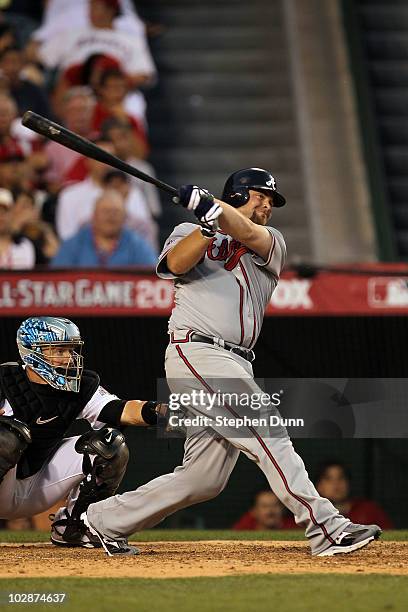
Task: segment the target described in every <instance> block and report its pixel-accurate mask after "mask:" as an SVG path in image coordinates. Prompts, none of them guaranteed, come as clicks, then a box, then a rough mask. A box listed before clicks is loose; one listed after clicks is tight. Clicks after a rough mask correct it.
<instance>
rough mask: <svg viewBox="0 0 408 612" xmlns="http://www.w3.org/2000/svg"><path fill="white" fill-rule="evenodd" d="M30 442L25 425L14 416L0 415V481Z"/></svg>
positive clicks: (28, 431) (28, 432) (15, 463)
mask: <svg viewBox="0 0 408 612" xmlns="http://www.w3.org/2000/svg"><path fill="white" fill-rule="evenodd" d="M30 442H31V435H30V430H29V429H28V427H27V425H26V424H25V423H23V422H22V421H19V420H17V419H15V418H14V417H7V416H0V483H1V481H2V480H3V478H4V476H5V475H6V474H7V472H8V471H9V470H10V469H11V468H13V467H14V466H15V465H17V463H18V462H19V460H20V457H21V455H22V454H23V452H24V451H25V449H26V448H27V446H28V444H29V443H30Z"/></svg>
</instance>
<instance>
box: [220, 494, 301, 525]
mask: <svg viewBox="0 0 408 612" xmlns="http://www.w3.org/2000/svg"><path fill="white" fill-rule="evenodd" d="M293 527H296V523H295V521H294V519H293V517H287V516H285V507H284V506H283V504H281V502H280V501H279V499H278V498H277V497H276V495H275V493H274V492H273V491H271V490H270V489H269V490H262V491H258V492H257V493H256V494H255V497H254V501H253V504H252V508H251V509H250V510H248V512H245V514H243V515H242V516H241V518H240V519H239V520H238V521H237V522H236V523H235V524H234V525H233V526H232V528H233V529H236V530H239V531H267V530H269V529H291V528H293Z"/></svg>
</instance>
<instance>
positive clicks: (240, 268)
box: [157, 223, 286, 348]
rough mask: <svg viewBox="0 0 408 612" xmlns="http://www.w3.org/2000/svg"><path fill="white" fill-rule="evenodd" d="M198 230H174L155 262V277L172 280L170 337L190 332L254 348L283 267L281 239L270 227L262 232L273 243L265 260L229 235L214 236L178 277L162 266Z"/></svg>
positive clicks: (187, 226)
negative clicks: (192, 263)
mask: <svg viewBox="0 0 408 612" xmlns="http://www.w3.org/2000/svg"><path fill="white" fill-rule="evenodd" d="M197 227H198V226H197V225H195V224H193V223H181V224H180V225H178V226H176V227H175V229H174V231H173V232H172V234H171V235H170V236H169V238H168V239H167V241H166V243H165V245H164V247H163V250H162V252H161V254H160V257H159V262H158V265H157V274H158V276H160V278H173V279H175V307H174V309H173V312H172V315H171V317H170V321H169V332H174V334H175V337H176V338H177V332H181V331H185V330H194V331H196V332H198V333H201V334H204V335H206V336H211V337H216V338H222V339H223V340H225V341H226V342H230V343H232V344H236V345H239V346H243V347H246V348H252V347H253V346H254V344H255V342H256V340H257V338H258V336H259V333H260V330H261V326H262V321H263V317H264V311H265V307H266V305H267V304H268V302H269V300H270V299H271V295H272V293H273V291H274V289H275V287H276V285H277V282H278V279H279V276H280V273H281V270H282V268H283V265H284V263H285V259H286V245H285V241H284V239H283V236H282V234H281V233H280V232H279V231H278V230H277V229H275V228H273V227H267V228H266V229H268V230H269V231H270V232H271V234H272V244H271V249H270V252H269V256H268V259H267V261H264V260H263V259H262V258H261V257H259V256H258V255H255V254H254V253H253V252H252V251H250V249H248V248H247V247H246V246H244V245H243V244H241V243H240V242H238V241H237V240H234V239H233V238H231V236H228V235H227V234H224V233H223V232H217V234H216V236H215V237H214V238H213V239H212V240H211V241H210V242H209V244H208V248H207V251H206V253H205V255H204V258H203V259H202V260H201V261H200V262H199V263H198V264H197V265H196V266H194V268H193V269H192V270H190V272H188V273H187V274H183V275H180V276H176V275H174V274H172V273H171V272H170V271H169V270H168V268H167V266H166V262H165V258H166V255H167V253H168V252H169V251H170V250H171V249H172V248H173V247H174V246H175V244H176V243H177V242H179V241H180V240H181V239H182V238H184V237H185V236H187V235H188V234H190V233H191V232H192V231H194V230H195V229H197Z"/></svg>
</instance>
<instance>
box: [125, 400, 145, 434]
mask: <svg viewBox="0 0 408 612" xmlns="http://www.w3.org/2000/svg"><path fill="white" fill-rule="evenodd" d="M145 403H146V402H144V401H141V400H129V401H128V402H126V404H125V407H124V409H123V412H122V416H121V417H120V423H121V425H133V426H136V427H143V426H144V427H146V425H147V423H146V422H145V420H144V418H143V416H142V408H143V404H145Z"/></svg>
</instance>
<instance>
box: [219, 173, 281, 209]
mask: <svg viewBox="0 0 408 612" xmlns="http://www.w3.org/2000/svg"><path fill="white" fill-rule="evenodd" d="M250 189H253V190H254V191H262V192H263V191H265V192H271V194H272V197H273V205H274V206H275V207H278V208H279V207H281V206H284V205H285V204H286V199H285V198H284V197H283V195H282V194H281V193H279V192H278V190H277V186H276V181H275V179H274V177H273V176H272V174H271V173H270V172H268V171H267V170H262V168H245V169H244V170H238V171H237V172H234V173H233V174H231V176H230V177H229V178H228V179H227V182H226V183H225V186H224V191H223V194H222V200H223V202H226V203H227V204H231V206H234V207H235V208H239V206H243V205H244V204H246V203H247V202H248V200H249V190H250Z"/></svg>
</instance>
